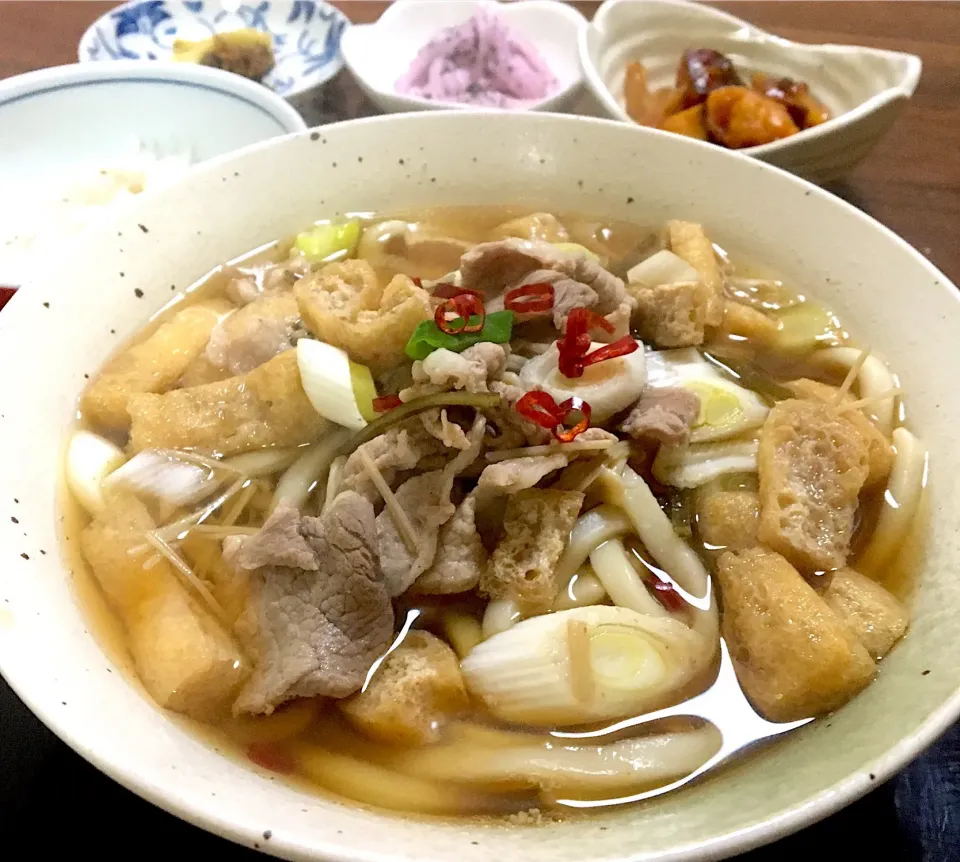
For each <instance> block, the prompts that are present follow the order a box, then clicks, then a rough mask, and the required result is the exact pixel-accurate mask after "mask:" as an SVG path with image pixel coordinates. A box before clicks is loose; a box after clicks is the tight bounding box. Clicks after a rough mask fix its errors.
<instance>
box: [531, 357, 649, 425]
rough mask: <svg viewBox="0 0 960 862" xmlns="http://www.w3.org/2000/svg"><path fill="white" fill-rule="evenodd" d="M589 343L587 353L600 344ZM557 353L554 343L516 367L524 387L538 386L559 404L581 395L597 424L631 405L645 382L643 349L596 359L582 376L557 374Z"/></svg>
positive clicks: (558, 371)
mask: <svg viewBox="0 0 960 862" xmlns="http://www.w3.org/2000/svg"><path fill="white" fill-rule="evenodd" d="M603 346H604V345H603V344H599V343H594V344H591V345H590V352H591V353H592V352H593V351H594V350H597V349H598V348H600V347H603ZM559 361H560V353H559V351H558V350H557V345H556V343H554V344H552V345H550V348H549V349H548V350H547V351H546V352H545V353H541V354H540V355H539V356H536V357H534V358H533V359H531V360H530V361H529V362H527V363H526V364H525V365H524V366H523V368H522V369H521V370H520V385H521V386H523V388H524V389H528V390H529V389H542V390H543V391H544V392H548V393H549V394H550V395H551V396H553V400H554V401H556V402H557V404H560V403H561V402H563V401H566V400H567V399H568V398H582V399H583V400H584V401H586V402H587V403H588V404H589V405H590V408H591V411H592V413H591V417H592V420H593V422H594V423H595V424H596V423H600V422H603V421H604V420H606V419H609V418H610V417H611V416H613V414H614V413H619V412H620V411H621V410H623V409H624V408H626V407H629V406H630V405H631V404H633V403H634V402H635V401H636V400H637V399H638V398H639V397H640V393H641V392H643V389H644V387H645V386H646V383H647V371H646V359H645V357H644V352H643V348H642V347H641V348H640V349H638V350H635V351H634V352H633V353H628V354H627V355H626V356H618V357H616V358H614V359H608V360H606V361H605V362H598V363H597V364H596V365H590V366H588V367H587V368H586V369H584V372H583V376H582V377H576V378H570V377H565V376H564V375H563V374H561V373H560V369H559V367H558V363H559Z"/></svg>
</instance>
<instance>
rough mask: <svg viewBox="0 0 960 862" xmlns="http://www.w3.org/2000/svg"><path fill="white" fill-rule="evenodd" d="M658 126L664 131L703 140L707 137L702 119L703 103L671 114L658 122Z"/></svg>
mask: <svg viewBox="0 0 960 862" xmlns="http://www.w3.org/2000/svg"><path fill="white" fill-rule="evenodd" d="M660 128H661V129H663V130H664V131H665V132H673V133H674V134H677V135H684V136H685V137H688V138H696V139H697V140H700V141H705V140H707V138H708V137H709V136H708V135H707V127H706V124H705V123H704V120H703V105H694V106H693V107H692V108H687V109H686V110H685V111H680V112H679V113H677V114H671V115H670V116H669V117H667V118H666V119H664V120H663V122H662V123H660Z"/></svg>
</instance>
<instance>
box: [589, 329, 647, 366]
mask: <svg viewBox="0 0 960 862" xmlns="http://www.w3.org/2000/svg"><path fill="white" fill-rule="evenodd" d="M639 346H640V345H639V344H637V340H636V339H635V338H631V337H630V336H629V335H624V336H623V338H618V339H617V340H616V341H614V342H613V343H612V344H604V345H603V347H598V348H597V349H596V350H594V351H593V353H588V354H587V355H586V356H584V357H583V365H584V367H586V366H588V365H596V364H597V363H598V362H604V361H606V360H607V359H616V358H617V357H618V356H627V355H629V354H631V353H633V352H634V351H635V350H636V349H637V348H638V347H639Z"/></svg>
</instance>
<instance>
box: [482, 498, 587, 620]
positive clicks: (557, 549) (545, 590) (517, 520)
mask: <svg viewBox="0 0 960 862" xmlns="http://www.w3.org/2000/svg"><path fill="white" fill-rule="evenodd" d="M582 505H583V494H581V493H579V492H578V491H556V490H544V489H541V488H528V489H527V490H525V491H519V492H517V493H516V494H513V495H512V496H511V497H510V500H509V502H508V503H507V509H506V513H505V515H504V521H503V532H504V535H503V538H502V539H501V540H500V544H498V545H497V547H496V550H495V551H494V552H493V556H492V557H491V558H490V564H489V565H488V566H487V569H486V571H485V572H484V575H483V577H482V578H481V582H480V588H481V590H482V591H483V592H484V593H486V594H487V595H489V596H491V597H493V598H495V599H502V598H509V599H513V600H515V601H517V602H518V603H519V604H520V605H522V606H523V607H524V608H525V609H526V610H528V611H537V610H543V609H546V608H548V607H549V606H550V605H551V603H552V602H553V599H554V597H555V596H556V594H557V582H556V578H555V577H554V569H555V568H556V565H557V561H558V560H559V559H560V555H561V554H562V553H563V551H564V549H565V548H566V547H567V542H568V541H569V540H570V531H571V530H572V529H573V524H574V522H575V521H576V520H577V515H579V514H580V507H581V506H582Z"/></svg>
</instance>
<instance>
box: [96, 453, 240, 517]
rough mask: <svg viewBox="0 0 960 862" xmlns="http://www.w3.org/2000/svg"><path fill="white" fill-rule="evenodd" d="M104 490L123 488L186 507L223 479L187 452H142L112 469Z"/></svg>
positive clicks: (211, 490)
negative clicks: (107, 488)
mask: <svg viewBox="0 0 960 862" xmlns="http://www.w3.org/2000/svg"><path fill="white" fill-rule="evenodd" d="M103 484H104V487H110V488H116V487H122V488H127V489H128V490H130V491H133V493H135V494H139V495H143V496H148V497H153V498H154V499H156V500H161V501H163V502H164V503H169V504H170V505H171V506H187V505H189V504H190V503H196V502H197V501H199V500H202V499H203V498H204V497H208V496H209V495H210V494H212V493H213V491H214V490H215V489H216V488H217V486H219V485H220V484H222V476H218V475H217V473H216V471H215V470H214V469H213V468H212V467H211V466H209V465H208V464H204V463H201V462H199V461H197V460H196V459H195V458H194V456H192V455H191V454H190V453H189V452H178V451H177V450H176V449H144V450H143V451H142V452H138V453H137V454H136V455H134V456H133V457H132V458H131V459H130V460H129V461H127V463H126V464H124V465H123V466H122V467H119V468H118V469H116V470H114V471H113V472H112V473H111V474H110V475H109V476H108V477H107V478H106V479H105V480H104V483H103Z"/></svg>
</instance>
